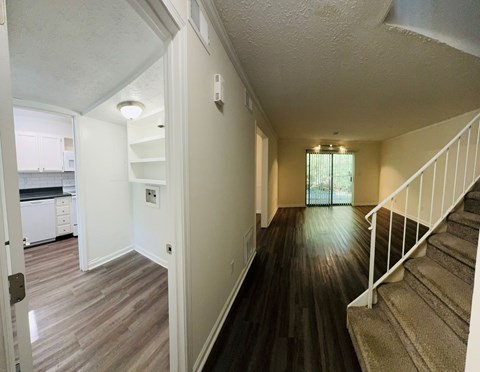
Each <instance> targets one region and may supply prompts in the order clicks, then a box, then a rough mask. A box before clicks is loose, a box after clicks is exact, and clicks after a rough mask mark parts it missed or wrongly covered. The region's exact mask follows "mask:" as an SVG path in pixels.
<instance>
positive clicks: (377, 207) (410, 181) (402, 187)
mask: <svg viewBox="0 0 480 372" xmlns="http://www.w3.org/2000/svg"><path fill="white" fill-rule="evenodd" d="M478 119H480V114H477V115H476V116H475V117H474V118H473V119H472V120H471V121H470V122H469V123H468V124H467V125H466V126H465V128H463V129H462V130H461V131H460V132H458V133H457V135H456V136H455V137H453V139H452V140H451V141H450V142H448V143H447V144H446V145H445V146H444V147H443V148H442V149H441V150H440V151H439V152H438V153H437V155H435V156H434V157H433V158H432V159H430V160H429V161H428V162H427V163H425V165H424V166H423V167H421V168H420V169H419V170H418V171H417V172H416V173H415V174H414V175H413V176H411V177H410V178H409V179H408V180H406V181H405V182H404V183H403V184H402V185H401V186H400V187H399V188H398V189H396V190H395V191H394V192H392V193H391V194H390V195H389V196H387V197H386V198H385V199H383V201H382V202H380V203H379V204H378V205H377V206H376V207H375V208H373V209H372V210H371V211H370V212H368V213H367V215H366V216H365V219H366V220H367V222H368V223H369V224H370V229H371V226H372V223H371V222H370V221H369V220H368V219H369V218H370V217H371V216H372V214H374V213H376V212H378V211H379V210H380V209H381V208H383V207H384V206H385V205H386V204H387V203H388V202H389V201H390V200H391V199H392V198H395V196H397V195H398V194H399V193H400V192H402V191H403V190H404V189H405V188H406V187H407V186H408V185H410V184H411V183H412V182H413V181H414V180H415V179H416V178H417V177H418V176H419V175H420V174H422V173H423V172H425V170H426V169H427V168H428V167H429V166H431V165H432V164H433V163H434V162H435V161H436V160H438V159H439V158H440V156H442V155H443V154H444V153H445V152H446V151H447V150H448V149H450V147H451V146H452V145H453V144H454V143H455V142H456V141H457V140H458V139H459V138H460V137H461V136H462V135H463V134H464V133H465V132H466V131H467V130H468V129H469V128H470V127H471V126H472V125H473V124H475V121H476V120H478Z"/></svg>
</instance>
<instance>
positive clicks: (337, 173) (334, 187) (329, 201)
mask: <svg viewBox="0 0 480 372" xmlns="http://www.w3.org/2000/svg"><path fill="white" fill-rule="evenodd" d="M353 164H354V158H353V154H351V153H340V154H332V153H318V152H307V169H306V172H307V174H306V176H307V177H306V178H307V182H306V192H305V195H306V204H307V205H309V206H313V205H351V204H352V194H353V192H352V191H353Z"/></svg>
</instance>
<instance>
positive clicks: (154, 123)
mask: <svg viewBox="0 0 480 372" xmlns="http://www.w3.org/2000/svg"><path fill="white" fill-rule="evenodd" d="M163 117H164V114H163V111H161V112H159V113H156V114H152V115H149V116H147V117H145V118H142V119H138V120H134V121H130V122H128V124H127V125H128V127H127V133H128V162H129V179H130V182H137V183H145V184H151V185H166V173H165V171H166V170H165V161H166V159H165V129H164V128H163V124H164V123H163V120H164V119H163Z"/></svg>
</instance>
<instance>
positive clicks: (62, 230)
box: [55, 196, 72, 236]
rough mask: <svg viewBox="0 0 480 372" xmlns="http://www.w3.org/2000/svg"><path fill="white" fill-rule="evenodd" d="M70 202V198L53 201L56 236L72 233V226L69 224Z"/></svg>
mask: <svg viewBox="0 0 480 372" xmlns="http://www.w3.org/2000/svg"><path fill="white" fill-rule="evenodd" d="M71 201H72V197H71V196H66V197H62V198H56V199H55V207H56V208H55V211H56V225H57V230H56V231H57V234H56V235H57V236H61V235H66V234H70V233H71V232H72V226H71V224H70V206H71Z"/></svg>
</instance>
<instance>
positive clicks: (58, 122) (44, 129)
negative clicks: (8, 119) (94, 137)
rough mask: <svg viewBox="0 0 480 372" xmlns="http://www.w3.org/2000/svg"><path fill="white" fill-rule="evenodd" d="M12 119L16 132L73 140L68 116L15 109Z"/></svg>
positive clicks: (70, 120) (70, 119)
mask: <svg viewBox="0 0 480 372" xmlns="http://www.w3.org/2000/svg"><path fill="white" fill-rule="evenodd" d="M13 117H14V123H15V130H16V131H21V132H38V133H48V134H55V135H58V136H60V137H65V138H73V128H72V118H71V117H70V116H66V115H61V114H53V113H48V112H44V111H37V110H32V109H26V108H19V107H15V108H14V109H13Z"/></svg>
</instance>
